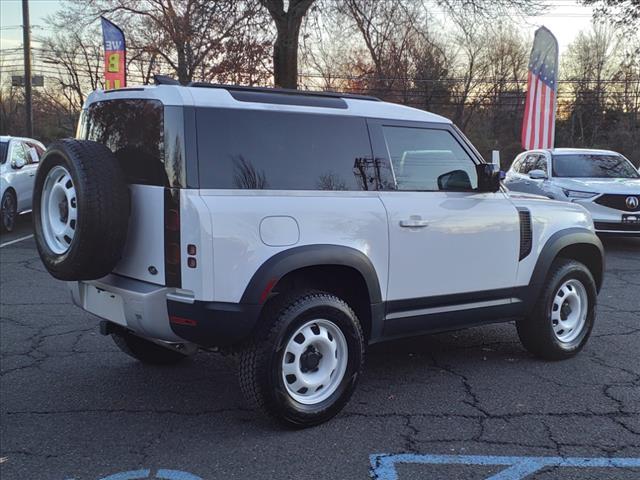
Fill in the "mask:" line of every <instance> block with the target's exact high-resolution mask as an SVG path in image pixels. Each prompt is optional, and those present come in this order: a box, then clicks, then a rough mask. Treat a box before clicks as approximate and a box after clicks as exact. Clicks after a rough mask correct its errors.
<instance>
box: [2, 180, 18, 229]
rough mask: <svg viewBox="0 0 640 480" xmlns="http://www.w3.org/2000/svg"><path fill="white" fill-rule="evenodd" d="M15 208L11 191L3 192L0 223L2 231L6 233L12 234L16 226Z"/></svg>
mask: <svg viewBox="0 0 640 480" xmlns="http://www.w3.org/2000/svg"><path fill="white" fill-rule="evenodd" d="M17 207H18V202H17V200H16V195H15V193H13V191H11V190H7V191H6V192H4V195H2V200H1V201H0V217H1V218H0V220H1V221H2V222H1V223H2V229H3V230H4V231H6V232H12V231H13V229H14V228H15V226H16V217H17V215H18V212H17Z"/></svg>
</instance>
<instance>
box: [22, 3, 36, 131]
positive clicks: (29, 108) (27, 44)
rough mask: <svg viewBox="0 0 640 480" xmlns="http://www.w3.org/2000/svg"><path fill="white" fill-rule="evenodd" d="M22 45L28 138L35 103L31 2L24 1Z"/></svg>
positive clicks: (31, 126) (31, 128)
mask: <svg viewBox="0 0 640 480" xmlns="http://www.w3.org/2000/svg"><path fill="white" fill-rule="evenodd" d="M22 43H23V49H24V100H25V102H24V103H25V113H26V115H25V120H26V129H27V137H33V101H32V93H31V24H30V23H29V0H22Z"/></svg>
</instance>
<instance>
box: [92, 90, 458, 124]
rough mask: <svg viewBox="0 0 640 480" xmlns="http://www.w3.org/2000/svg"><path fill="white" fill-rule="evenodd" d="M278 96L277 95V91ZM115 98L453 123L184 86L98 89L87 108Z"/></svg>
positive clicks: (398, 108) (389, 106)
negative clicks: (246, 97) (239, 97)
mask: <svg viewBox="0 0 640 480" xmlns="http://www.w3.org/2000/svg"><path fill="white" fill-rule="evenodd" d="M274 93H275V92H274ZM116 98H144V99H156V100H160V101H161V102H162V103H163V104H164V105H176V106H183V105H184V106H204V107H218V108H240V109H247V110H276V111H285V112H305V113H324V114H329V115H350V116H357V117H369V118H383V119H389V120H406V121H416V122H434V123H451V120H449V119H447V118H444V117H441V116H440V115H436V114H433V113H429V112H425V111H424V110H419V109H417V108H411V107H406V106H404V105H398V104H395V103H388V102H377V101H372V100H360V99H353V98H343V100H344V101H345V102H346V104H347V108H346V109H342V108H330V107H309V106H299V105H274V104H269V103H258V102H244V101H242V102H241V101H238V100H236V99H235V98H233V96H232V95H231V94H230V93H229V91H228V90H225V89H224V88H206V87H183V86H178V85H158V86H140V87H131V88H123V89H119V90H111V91H103V90H96V91H95V92H93V93H92V94H91V95H89V97H88V98H87V100H86V102H85V106H87V105H89V104H91V103H94V102H99V101H103V100H112V99H116Z"/></svg>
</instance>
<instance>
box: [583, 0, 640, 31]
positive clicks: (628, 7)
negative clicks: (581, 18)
mask: <svg viewBox="0 0 640 480" xmlns="http://www.w3.org/2000/svg"><path fill="white" fill-rule="evenodd" d="M582 3H583V4H585V5H592V6H594V7H595V10H594V12H593V15H594V18H596V19H598V18H604V19H605V20H610V21H613V22H614V23H616V24H617V25H619V26H623V27H630V28H636V29H637V28H638V27H640V1H638V0H582Z"/></svg>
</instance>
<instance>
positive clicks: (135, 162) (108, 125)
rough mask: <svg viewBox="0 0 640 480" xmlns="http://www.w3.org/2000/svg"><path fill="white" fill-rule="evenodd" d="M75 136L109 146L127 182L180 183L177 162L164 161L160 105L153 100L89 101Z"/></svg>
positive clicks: (181, 171) (151, 183)
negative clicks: (77, 134) (89, 103)
mask: <svg viewBox="0 0 640 480" xmlns="http://www.w3.org/2000/svg"><path fill="white" fill-rule="evenodd" d="M81 122H82V124H81V125H80V130H79V137H80V138H84V139H87V140H93V141H96V142H99V143H102V144H104V145H106V146H107V147H109V149H110V150H111V151H112V152H113V153H115V155H116V157H117V158H118V160H119V161H120V165H121V166H122V169H123V171H124V172H125V175H126V176H127V179H128V181H129V182H130V183H140V184H146V185H160V186H175V187H178V186H183V185H184V183H185V182H184V168H183V166H182V164H180V162H165V145H164V109H163V106H162V103H161V102H159V101H157V100H109V101H105V102H97V103H93V104H91V105H90V106H89V108H88V110H87V111H86V112H85V113H84V115H83V116H82V119H81Z"/></svg>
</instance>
